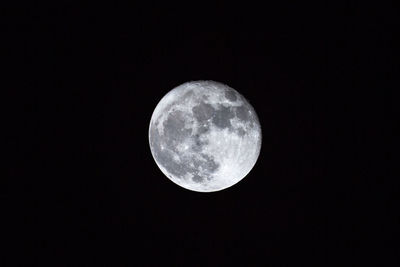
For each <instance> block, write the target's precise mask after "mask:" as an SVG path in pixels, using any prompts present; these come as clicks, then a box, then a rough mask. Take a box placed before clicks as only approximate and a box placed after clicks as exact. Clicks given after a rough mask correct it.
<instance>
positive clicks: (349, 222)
mask: <svg viewBox="0 0 400 267" xmlns="http://www.w3.org/2000/svg"><path fill="white" fill-rule="evenodd" d="M382 5H383V4H382ZM396 14H397V11H396V10H395V9H394V8H393V7H392V6H389V5H388V6H385V7H384V8H381V9H379V10H378V9H376V7H375V6H374V5H368V4H367V3H364V2H362V3H357V2H351V1H350V2H348V3H347V4H340V3H339V2H335V3H334V4H326V3H319V4H316V3H312V4H305V3H303V2H299V3H297V4H295V3H283V2H282V3H268V4H266V5H265V6H250V5H246V4H245V3H241V4H235V3H229V5H228V4H225V3H221V2H216V3H214V4H211V5H208V4H207V5H206V4H201V3H197V4H196V3H191V4H186V5H185V6H181V5H172V4H171V3H168V4H166V3H164V4H151V3H149V4H147V5H145V4H133V3H129V4H127V3H125V4H120V3H109V4H107V5H102V4H101V3H96V5H84V4H81V5H72V4H59V3H58V4H57V6H54V5H53V6H51V5H46V6H39V5H34V4H31V5H30V6H25V7H23V8H17V9H10V10H8V11H7V12H6V19H7V26H9V27H8V29H9V32H10V33H12V36H13V38H8V39H7V40H5V43H6V44H7V45H9V47H8V48H9V49H10V51H11V50H12V51H16V52H15V53H13V54H12V56H13V57H14V58H13V60H12V61H10V62H11V63H10V64H9V65H8V68H9V70H11V71H12V72H13V73H14V75H13V76H10V77H11V79H12V80H13V83H12V86H10V88H11V89H12V90H10V94H9V95H8V96H9V97H10V98H9V99H11V100H12V102H11V103H12V105H11V108H10V110H9V112H7V113H6V114H9V122H10V123H11V124H10V125H11V126H10V127H9V129H16V131H12V133H11V134H10V136H9V138H8V140H9V142H8V144H10V145H11V148H12V152H11V153H10V156H9V157H8V158H9V160H10V164H8V170H9V177H10V179H9V181H10V182H9V184H8V185H7V186H6V187H4V188H6V190H5V193H4V194H3V196H5V199H6V200H8V203H10V204H11V205H10V207H11V209H10V210H11V211H12V214H13V215H12V216H10V218H11V219H12V224H13V226H16V227H17V229H18V230H17V231H16V232H15V235H14V238H13V241H11V244H12V246H10V247H13V248H14V245H15V248H17V251H18V252H17V256H15V257H11V258H10V265H12V266H14V265H16V266H17V263H18V262H24V263H26V264H27V265H29V266H45V265H49V266H224V265H230V266H235V265H237V264H240V265H241V266H268V265H273V266H288V265H290V264H292V265H293V264H294V265H295V266H297V265H301V264H306V263H309V264H312V263H314V264H318V265H319V266H338V264H341V265H342V264H344V265H346V264H357V263H360V262H369V263H371V264H374V265H377V264H382V265H384V266H388V265H391V264H395V263H396V260H397V258H396V257H397V255H398V252H399V251H398V248H399V247H398V244H396V245H393V244H392V242H394V241H396V239H395V232H394V231H392V230H391V229H393V228H394V227H395V226H396V225H397V226H398V224H399V217H398V206H397V204H398V203H397V202H395V201H396V193H398V187H396V186H394V185H393V184H392V181H391V180H390V179H389V167H388V166H385V165H384V164H385V162H387V161H390V159H391V157H392V154H391V153H390V152H389V150H387V147H388V145H389V139H390V137H393V136H394V133H393V130H394V128H392V126H393V125H390V124H388V123H387V122H388V118H389V117H390V115H391V114H392V112H393V106H394V101H395V100H394V97H393V96H391V94H392V92H393V90H394V88H395V86H394V84H395V82H396V80H398V76H395V71H396V70H398V64H397V62H395V60H394V59H393V48H394V47H395V44H394V36H395V35H394V34H393V32H392V31H391V29H392V28H395V26H398V21H396V20H395V17H396ZM191 80H215V81H219V82H222V83H226V84H227V85H229V86H231V87H232V88H234V89H236V90H238V91H239V92H240V93H241V94H242V95H244V96H245V97H246V98H247V99H248V100H249V102H250V103H251V104H252V105H253V107H254V108H255V110H256V112H257V115H258V117H259V119H260V123H261V126H262V134H263V143H262V148H261V153H260V156H259V159H258V161H257V164H256V165H255V167H254V168H253V170H252V171H251V172H250V174H249V175H248V176H247V177H246V178H245V179H243V180H242V181H241V182H239V183H238V184H236V185H235V186H233V187H231V188H228V189H226V190H223V191H220V192H217V193H197V192H192V191H188V190H185V189H183V188H180V187H178V186H176V185H175V184H174V183H172V182H170V181H169V180H168V179H167V178H166V177H165V176H164V175H163V174H162V173H161V171H160V170H159V169H158V167H157V165H156V164H155V162H154V160H153V158H152V156H151V152H150V148H149V145H148V126H149V122H150V118H151V115H152V112H153V110H154V108H155V107H156V105H157V103H158V102H159V101H160V99H161V98H162V97H163V96H164V95H165V94H166V93H167V92H168V91H169V90H171V89H173V88H174V87H176V86H178V85H180V84H182V83H184V82H187V81H191ZM382 265H380V266H382Z"/></svg>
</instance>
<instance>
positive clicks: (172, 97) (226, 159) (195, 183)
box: [149, 81, 261, 192]
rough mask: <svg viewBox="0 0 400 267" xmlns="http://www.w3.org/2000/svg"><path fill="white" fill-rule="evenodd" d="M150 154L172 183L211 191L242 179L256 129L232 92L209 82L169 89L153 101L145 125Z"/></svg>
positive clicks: (255, 149) (253, 157) (255, 148)
mask: <svg viewBox="0 0 400 267" xmlns="http://www.w3.org/2000/svg"><path fill="white" fill-rule="evenodd" d="M149 142H150V148H151V152H152V155H153V157H154V160H155V161H156V163H157V165H158V166H159V168H160V169H161V171H162V172H163V173H164V174H165V175H166V176H167V177H168V178H169V179H170V180H171V181H173V182H174V183H176V184H178V185H180V186H182V187H184V188H186V189H189V190H194V191H199V192H212V191H218V190H222V189H225V188H227V187H230V186H232V185H234V184H236V183H237V182H239V181H240V180H241V179H243V178H244V177H245V176H246V175H247V174H248V173H249V172H250V171H251V169H252V168H253V166H254V165H255V163H256V161H257V158H258V155H259V153H260V148H261V127H260V124H259V121H258V118H257V115H256V113H255V111H254V109H253V108H252V106H251V105H250V104H249V103H248V102H247V101H246V99H245V98H244V97H243V96H242V95H240V94H239V93H238V92H237V91H235V90H234V89H232V88H230V87H229V86H227V85H224V84H221V83H217V82H214V81H196V82H188V83H185V84H182V85H180V86H178V87H176V88H175V89H173V90H171V91H170V92H169V93H168V94H167V95H165V96H164V97H163V98H162V99H161V101H160V102H159V103H158V105H157V107H156V109H155V110H154V112H153V115H152V118H151V121H150V127H149Z"/></svg>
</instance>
